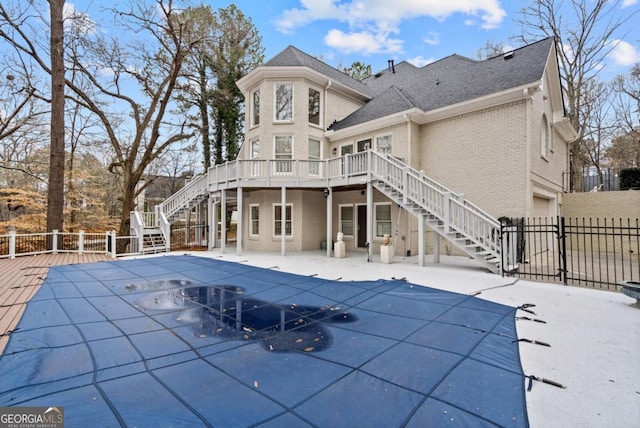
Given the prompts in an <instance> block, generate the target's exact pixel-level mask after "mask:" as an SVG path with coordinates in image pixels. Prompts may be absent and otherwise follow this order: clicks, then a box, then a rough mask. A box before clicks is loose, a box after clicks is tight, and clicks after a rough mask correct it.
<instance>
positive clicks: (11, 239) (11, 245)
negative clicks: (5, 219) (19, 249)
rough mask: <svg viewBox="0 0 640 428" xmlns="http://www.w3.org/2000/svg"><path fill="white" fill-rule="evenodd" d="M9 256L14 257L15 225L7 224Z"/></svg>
mask: <svg viewBox="0 0 640 428" xmlns="http://www.w3.org/2000/svg"><path fill="white" fill-rule="evenodd" d="M9 258H10V259H15V258H16V227H15V226H9Z"/></svg>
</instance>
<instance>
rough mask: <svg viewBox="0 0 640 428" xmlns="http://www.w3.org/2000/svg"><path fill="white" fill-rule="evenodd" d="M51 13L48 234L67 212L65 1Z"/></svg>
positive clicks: (55, 2) (53, 3) (57, 0)
mask: <svg viewBox="0 0 640 428" xmlns="http://www.w3.org/2000/svg"><path fill="white" fill-rule="evenodd" d="M49 5H50V13H51V38H50V42H51V146H50V148H49V150H50V153H49V184H48V188H47V232H51V231H52V230H54V229H57V230H60V231H62V225H63V212H64V51H63V49H64V48H63V23H62V8H63V6H64V0H50V1H49Z"/></svg>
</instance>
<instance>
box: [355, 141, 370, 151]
mask: <svg viewBox="0 0 640 428" xmlns="http://www.w3.org/2000/svg"><path fill="white" fill-rule="evenodd" d="M357 145H358V151H359V152H364V151H367V150H369V149H370V148H371V138H368V139H366V140H360V141H358V142H357Z"/></svg>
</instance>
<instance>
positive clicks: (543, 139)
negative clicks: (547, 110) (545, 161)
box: [540, 113, 551, 157]
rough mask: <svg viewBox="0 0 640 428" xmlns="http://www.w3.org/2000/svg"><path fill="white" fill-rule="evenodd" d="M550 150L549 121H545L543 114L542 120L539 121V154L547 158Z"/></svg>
mask: <svg viewBox="0 0 640 428" xmlns="http://www.w3.org/2000/svg"><path fill="white" fill-rule="evenodd" d="M550 148H551V135H550V132H549V121H547V115H546V114H544V113H543V114H542V120H541V121H540V154H541V155H542V156H543V157H547V155H548V154H549V149H550Z"/></svg>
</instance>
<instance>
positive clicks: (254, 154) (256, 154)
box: [251, 140, 260, 159]
mask: <svg viewBox="0 0 640 428" xmlns="http://www.w3.org/2000/svg"><path fill="white" fill-rule="evenodd" d="M251 159H260V140H253V141H252V142H251Z"/></svg>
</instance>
